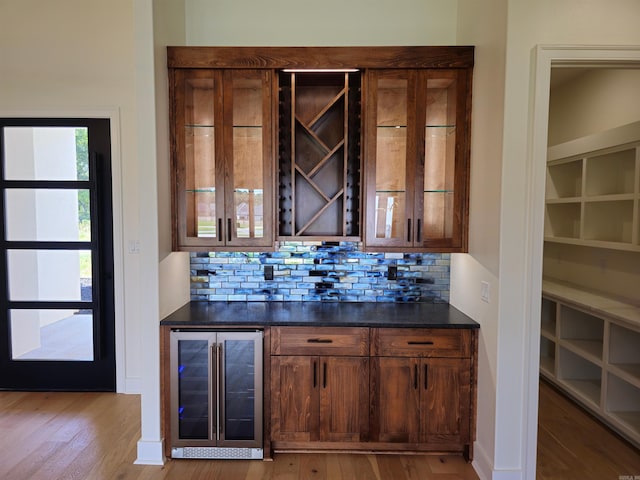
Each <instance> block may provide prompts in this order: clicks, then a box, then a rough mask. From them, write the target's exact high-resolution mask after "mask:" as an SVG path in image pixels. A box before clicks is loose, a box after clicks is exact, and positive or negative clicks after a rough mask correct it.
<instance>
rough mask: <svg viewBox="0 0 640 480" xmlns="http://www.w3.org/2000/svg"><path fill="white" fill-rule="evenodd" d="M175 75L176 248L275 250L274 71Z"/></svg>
mask: <svg viewBox="0 0 640 480" xmlns="http://www.w3.org/2000/svg"><path fill="white" fill-rule="evenodd" d="M170 79H171V99H172V113H173V121H172V122H171V125H172V131H171V138H172V162H173V163H172V174H173V187H174V191H173V217H174V235H173V238H174V248H176V249H180V250H198V249H216V248H225V249H238V248H264V247H269V248H273V230H272V228H273V227H272V225H273V187H272V184H273V181H272V173H273V172H272V168H273V167H272V165H273V164H272V162H273V151H272V148H273V138H272V132H273V126H272V124H273V119H272V101H271V98H272V96H271V93H272V92H271V89H272V82H273V79H272V72H271V71H269V70H235V69H228V70H223V69H172V70H171V72H170Z"/></svg>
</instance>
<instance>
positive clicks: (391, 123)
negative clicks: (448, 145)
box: [374, 78, 409, 241]
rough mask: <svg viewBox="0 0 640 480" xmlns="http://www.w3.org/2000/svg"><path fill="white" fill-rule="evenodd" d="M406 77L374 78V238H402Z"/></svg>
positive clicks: (403, 239)
mask: <svg viewBox="0 0 640 480" xmlns="http://www.w3.org/2000/svg"><path fill="white" fill-rule="evenodd" d="M408 88H409V81H408V79H406V78H380V79H378V81H377V108H376V163H375V175H376V177H375V225H374V232H375V238H380V239H400V240H402V241H405V240H406V237H407V234H408V232H407V231H406V229H405V226H406V225H407V223H406V208H407V200H408V199H407V193H408V192H407V138H408V137H407V136H408V131H407V107H408Z"/></svg>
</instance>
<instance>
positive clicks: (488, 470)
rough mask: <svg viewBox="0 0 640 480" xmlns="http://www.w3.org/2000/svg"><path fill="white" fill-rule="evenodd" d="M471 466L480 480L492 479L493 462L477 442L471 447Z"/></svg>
mask: <svg viewBox="0 0 640 480" xmlns="http://www.w3.org/2000/svg"><path fill="white" fill-rule="evenodd" d="M472 465H473V468H474V469H475V471H476V473H477V474H478V477H480V480H491V478H492V477H493V461H492V460H491V459H490V458H489V456H488V455H487V452H486V451H485V450H484V448H482V446H481V445H479V444H478V442H476V443H475V444H474V445H473V463H472Z"/></svg>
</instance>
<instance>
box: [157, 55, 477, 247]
mask: <svg viewBox="0 0 640 480" xmlns="http://www.w3.org/2000/svg"><path fill="white" fill-rule="evenodd" d="M168 65H169V74H170V96H171V99H170V100H171V128H172V133H171V139H172V148H171V150H172V165H173V166H172V172H173V180H174V181H173V187H172V188H173V219H174V222H173V223H174V248H176V249H183V250H206V249H221V248H225V249H231V250H239V249H247V250H252V249H253V250H264V249H272V248H274V242H275V241H276V240H277V239H283V240H284V239H307V240H310V239H312V240H358V241H360V240H364V246H365V248H366V249H368V250H373V251H385V250H386V251H411V250H417V251H440V252H462V251H466V249H467V230H468V227H467V222H468V220H467V217H468V195H469V191H468V190H469V186H468V185H469V138H470V118H471V115H470V110H471V76H472V75H471V72H472V68H473V47H169V49H168ZM312 70H313V71H312ZM276 187H277V190H276ZM274 226H275V227H274Z"/></svg>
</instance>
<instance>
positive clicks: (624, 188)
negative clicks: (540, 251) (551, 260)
mask: <svg viewBox="0 0 640 480" xmlns="http://www.w3.org/2000/svg"><path fill="white" fill-rule="evenodd" d="M547 158H548V160H547V183H546V185H547V190H546V213H545V241H548V242H556V243H565V244H575V245H585V246H594V247H601V248H611V249H617V250H628V251H637V252H640V122H634V123H631V124H628V125H625V126H622V127H619V128H614V129H612V130H607V131H604V132H600V133H597V134H594V135H590V136H587V137H583V138H579V139H576V140H572V141H570V142H566V143H563V144H560V145H556V146H553V147H550V148H549V150H548V157H547Z"/></svg>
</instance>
